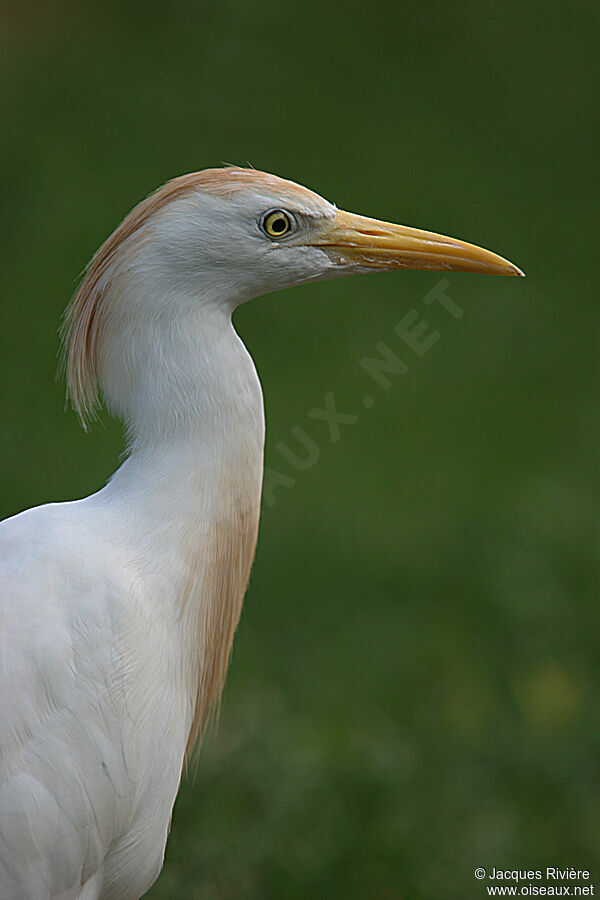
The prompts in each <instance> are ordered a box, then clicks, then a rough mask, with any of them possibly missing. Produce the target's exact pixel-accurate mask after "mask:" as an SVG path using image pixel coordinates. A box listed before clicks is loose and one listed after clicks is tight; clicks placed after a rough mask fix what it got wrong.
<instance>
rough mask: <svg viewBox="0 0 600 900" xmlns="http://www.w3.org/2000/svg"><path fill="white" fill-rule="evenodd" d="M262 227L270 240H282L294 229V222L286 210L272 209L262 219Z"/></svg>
mask: <svg viewBox="0 0 600 900" xmlns="http://www.w3.org/2000/svg"><path fill="white" fill-rule="evenodd" d="M260 227H261V228H262V230H263V231H264V233H265V234H266V235H267V237H270V238H274V239H277V238H282V237H285V236H286V235H288V234H289V233H290V232H291V231H292V230H293V227H294V220H293V219H292V217H291V216H290V214H289V213H287V212H286V211H285V210H284V209H270V210H269V211H268V212H266V213H265V214H264V216H263V217H262V219H261V223H260Z"/></svg>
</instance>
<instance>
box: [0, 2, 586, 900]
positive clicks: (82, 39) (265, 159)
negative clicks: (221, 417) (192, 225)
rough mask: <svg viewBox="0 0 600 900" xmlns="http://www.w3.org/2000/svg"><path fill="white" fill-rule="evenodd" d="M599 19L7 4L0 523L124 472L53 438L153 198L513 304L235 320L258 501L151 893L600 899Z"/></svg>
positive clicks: (278, 305) (307, 310) (298, 308)
mask: <svg viewBox="0 0 600 900" xmlns="http://www.w3.org/2000/svg"><path fill="white" fill-rule="evenodd" d="M599 20H600V14H599V11H598V5H597V4H595V3H592V2H587V3H575V4H574V5H571V6H570V7H568V9H567V7H566V6H565V5H564V4H562V3H556V2H554V3H553V2H546V3H541V2H540V3H537V2H531V0H530V2H527V0H526V2H521V3H518V4H517V3H515V2H508V3H506V2H502V3H501V2H499V0H495V2H488V3H484V4H482V3H477V2H474V0H472V2H464V3H458V4H448V3H445V2H441V0H432V2H429V3H426V4H406V3H400V4H399V3H391V2H387V3H380V4H373V5H372V6H367V5H365V4H362V3H355V2H350V0H346V2H344V3H341V2H338V0H333V2H331V3H329V4H323V3H315V2H302V3H300V2H298V0H288V2H286V3H278V4H275V3H256V2H255V3H250V2H245V3H244V2H242V3H234V2H232V0H225V2H222V3H218V4H201V3H191V2H185V0H171V2H169V3H164V2H159V0H151V2H146V3H144V4H141V3H131V2H115V0H111V2H103V3H102V4H100V3H86V4H82V3H81V4H76V3H65V2H59V3H56V4H53V5H50V4H48V5H42V4H36V3H35V2H29V3H23V4H21V5H20V6H19V5H17V4H15V5H13V6H10V7H9V6H6V5H3V7H2V10H1V16H0V102H1V116H2V119H1V121H2V125H1V134H0V179H1V200H0V233H1V241H0V255H1V261H0V278H1V280H2V304H1V310H2V328H1V334H2V354H1V362H2V370H1V371H2V418H3V423H4V425H3V428H2V480H1V481H2V484H1V494H0V496H1V511H2V513H3V515H10V514H13V513H15V512H17V511H19V510H21V509H23V508H25V507H27V506H31V505H35V504H39V503H42V502H45V501H48V500H56V499H67V498H73V497H78V496H81V495H84V494H86V493H89V492H91V491H94V490H95V489H97V488H98V487H100V486H101V485H102V484H103V483H104V481H105V480H106V478H107V477H108V476H109V474H110V473H111V472H112V471H113V469H114V468H115V467H116V465H117V464H118V460H119V455H120V453H121V449H122V445H121V432H120V427H119V425H118V424H117V423H116V422H113V421H111V420H110V419H109V417H108V416H107V415H106V414H104V415H103V420H104V425H97V426H96V427H95V428H94V429H93V431H92V433H91V434H89V435H85V434H84V433H83V432H82V431H81V429H80V428H79V426H78V423H77V421H76V419H75V416H74V415H73V414H72V413H69V414H68V415H66V416H65V414H64V411H63V402H64V388H63V386H62V385H61V384H59V383H56V382H55V381H54V380H53V379H54V373H55V365H56V361H55V355H56V350H57V333H56V331H57V326H58V323H59V320H60V315H61V311H62V309H63V308H64V306H65V304H66V302H67V300H68V297H69V295H70V294H71V292H72V290H73V287H74V284H75V280H76V277H77V274H78V272H80V270H81V269H82V268H83V266H84V264H85V262H86V261H87V259H88V258H89V257H90V256H91V254H92V253H93V251H94V250H95V249H96V247H97V246H98V245H99V244H100V243H101V242H102V240H103V239H104V238H105V237H106V235H107V234H108V233H109V232H110V231H111V230H112V229H113V227H114V226H115V225H116V224H117V223H118V221H119V220H120V218H122V216H123V215H124V214H125V213H126V212H127V211H128V210H129V209H130V208H131V206H133V205H134V204H135V203H136V202H137V201H138V200H139V199H141V198H142V197H143V196H145V195H146V194H147V193H149V192H150V191H151V190H152V189H153V188H154V187H156V186H157V185H159V184H160V183H162V182H163V181H165V180H166V179H168V178H169V177H171V176H173V175H176V174H179V173H182V172H185V171H190V170H195V169H200V168H204V167H206V166H211V165H218V164H220V163H221V162H234V163H239V164H246V163H251V164H252V165H253V166H255V167H256V168H259V169H265V170H267V171H274V172H276V173H278V174H280V175H283V176H286V177H290V178H292V179H294V180H297V181H300V182H301V183H304V184H306V185H308V186H310V187H312V188H314V189H315V190H317V191H319V192H320V193H322V194H324V196H326V197H328V198H329V199H331V200H333V201H335V202H336V203H337V204H338V206H340V207H342V208H347V209H350V210H353V211H356V212H362V213H364V214H367V215H373V216H377V217H379V218H384V219H391V220H396V221H400V222H404V223H406V224H411V225H415V226H421V227H426V228H431V229H434V230H436V231H442V232H445V233H447V234H454V235H456V236H459V237H462V238H464V239H466V240H471V241H474V242H476V243H479V244H482V245H484V246H487V247H490V248H492V249H494V250H496V251H497V252H499V253H501V254H502V255H503V256H506V257H508V258H509V259H511V260H513V261H514V262H516V263H517V264H518V265H520V266H521V267H522V268H523V269H525V271H526V272H527V278H526V279H521V280H517V279H502V278H493V277H483V276H471V275H460V274H455V275H452V274H451V275H450V276H448V287H447V293H448V295H449V296H450V297H451V298H452V299H453V301H454V302H455V303H456V304H458V305H459V306H460V308H461V309H462V310H463V312H464V315H463V316H462V318H461V319H454V318H453V317H451V316H449V315H448V313H447V312H446V311H445V310H444V309H443V308H442V307H441V306H439V305H437V304H433V305H431V306H429V307H427V306H426V305H425V304H424V302H423V298H424V297H425V295H426V294H427V292H428V291H430V290H431V289H432V288H435V287H436V285H438V284H439V282H440V276H439V273H421V272H407V273H401V274H397V275H393V276H387V277H385V278H375V277H370V278H366V277H365V278H359V279H353V280H349V281H342V282H332V283H323V284H318V285H313V286H307V287H303V288H297V289H294V290H292V291H288V292H285V293H280V294H273V295H271V296H268V297H265V298H263V299H260V300H257V301H255V302H253V303H251V304H248V305H247V306H246V307H244V308H242V309H240V310H239V311H238V313H237V314H236V326H237V328H238V330H239V332H240V333H241V335H242V337H243V338H244V340H245V342H246V343H247V345H248V347H249V348H250V350H251V352H252V354H253V356H254V358H255V360H256V363H257V367H258V370H259V373H260V375H261V379H262V382H263V387H264V393H265V402H266V410H267V422H268V435H267V465H268V466H269V467H270V468H271V469H273V470H275V471H277V472H278V473H280V475H283V476H285V479H287V480H286V483H285V484H284V485H280V486H279V487H277V488H276V489H275V490H274V493H273V497H274V498H275V502H274V503H272V504H271V505H268V504H265V506H264V511H263V518H262V525H261V533H260V540H259V546H258V553H257V557H256V563H255V566H254V570H253V575H252V579H251V584H250V589H249V591H248V595H247V598H246V605H245V611H244V614H243V617H242V621H241V625H240V628H239V631H238V636H237V638H236V643H235V648H234V656H233V661H232V666H231V671H230V675H229V679H228V685H227V689H226V693H225V698H224V704H223V712H222V716H221V722H220V726H219V729H218V731H217V733H216V734H215V735H213V736H212V737H210V738H209V739H207V741H206V743H205V746H204V748H203V750H202V753H201V756H200V761H199V765H198V770H197V775H196V777H195V780H192V779H191V778H188V779H187V780H186V781H185V783H184V786H183V789H182V791H181V794H180V797H179V799H178V801H177V804H176V807H175V815H174V820H173V828H172V835H171V838H170V842H169V845H168V848H167V856H166V867H165V870H164V872H163V874H162V875H161V876H160V878H159V880H158V881H157V883H156V885H155V886H154V888H153V889H152V891H151V892H150V896H152V897H154V898H162V897H165V898H166V897H190V898H203V900H204V898H206V900H225V898H268V900H271V898H283V897H285V898H306V897H311V898H345V900H347V898H363V897H377V898H397V897H400V898H409V900H412V898H417V900H419V898H421V900H445V898H449V900H450V898H453V900H454V898H457V897H474V898H477V897H481V896H483V895H484V888H483V886H482V885H481V884H480V883H479V882H476V881H475V879H474V877H473V870H474V868H475V867H476V866H486V867H491V866H497V867H510V868H515V867H530V868H544V867H545V866H547V865H560V866H566V865H568V866H574V867H576V868H586V869H590V870H591V872H592V875H593V876H595V878H596V879H597V883H598V881H600V854H599V847H600V817H599V816H598V809H599V806H600V777H599V774H600V773H599V758H600V717H599V716H598V714H597V694H598V687H599V683H600V672H599V667H598V659H599V634H600V621H599V619H600V615H599V605H598V599H599V590H598V588H599V583H600V564H599V550H600V523H599V515H598V512H599V509H600V478H599V472H598V463H597V457H598V452H599V444H600V417H599V413H598V388H599V375H600V372H599V363H598V360H599V354H598V274H599V273H598V265H597V257H598V252H597V247H596V240H597V228H596V217H597V214H598V191H597V184H596V177H597V160H598V149H599V148H598V137H599V127H598V126H599V117H598V102H597V85H598V74H599V73H598V70H597V69H598V66H597V46H596V45H597V40H598V28H599V25H600V21H599ZM413 308H415V309H418V310H419V315H420V316H423V317H424V318H425V319H426V320H427V321H428V323H429V327H430V328H435V329H436V330H438V331H439V333H440V339H439V340H438V342H437V343H436V345H435V346H434V347H433V348H432V349H431V350H430V351H429V352H428V353H427V354H425V355H424V356H422V357H418V356H416V355H415V354H414V353H412V352H411V351H410V350H408V348H406V347H405V346H404V345H403V344H402V342H401V340H400V338H399V337H398V336H397V335H396V334H395V333H394V330H393V329H394V325H395V324H396V323H397V322H398V321H399V320H400V319H401V318H402V316H404V315H405V314H406V313H408V312H409V311H410V310H411V309H413ZM380 342H383V343H385V344H387V345H388V346H389V347H390V349H392V350H393V352H395V353H397V354H398V355H399V356H401V357H402V358H403V359H404V361H405V362H406V364H407V365H408V372H407V373H406V374H405V375H403V376H390V379H391V386H390V388H389V390H387V391H384V390H383V389H382V388H380V387H379V386H378V385H377V384H376V383H375V382H374V381H372V380H371V379H369V377H368V376H367V375H366V374H365V372H364V371H363V370H362V369H361V367H360V365H359V360H360V359H361V358H362V357H365V356H377V351H376V349H375V348H376V345H377V344H378V343H380ZM328 392H332V393H333V395H334V399H335V403H336V405H337V407H338V409H340V410H342V411H344V412H346V413H353V414H356V415H358V416H359V420H358V422H357V423H356V424H355V425H353V426H349V425H342V426H341V435H340V439H339V441H337V442H336V443H332V442H331V440H330V436H329V433H328V430H327V426H326V423H324V422H323V421H319V420H318V419H315V418H311V417H310V416H308V412H309V411H310V410H311V409H313V408H315V407H317V408H318V407H323V404H324V397H325V395H326V394H327V393H328ZM367 394H368V395H369V396H371V397H372V398H373V400H374V404H373V405H372V406H371V407H370V408H367V407H365V406H364V404H363V399H364V397H365V396H366V395H367ZM294 428H296V429H298V428H301V429H303V430H304V431H305V433H306V434H307V435H308V436H309V437H310V438H311V440H313V441H314V442H315V445H316V447H317V451H315V453H316V452H318V455H319V458H318V461H317V463H316V464H315V465H314V466H312V467H310V468H305V469H304V470H297V469H296V468H294V466H293V465H292V464H291V463H290V461H289V458H286V456H287V457H289V451H291V452H293V453H296V454H298V455H299V456H302V455H303V454H305V453H306V450H303V449H302V445H301V444H300V443H299V441H298V439H297V437H296V436H294V433H293V431H292V429H294ZM296 434H297V432H296ZM281 444H285V445H286V446H287V448H288V450H287V451H286V450H285V447H284V448H283V451H282V450H281ZM278 445H279V449H278ZM313 449H314V448H313ZM291 481H293V484H291V483H290V482H291Z"/></svg>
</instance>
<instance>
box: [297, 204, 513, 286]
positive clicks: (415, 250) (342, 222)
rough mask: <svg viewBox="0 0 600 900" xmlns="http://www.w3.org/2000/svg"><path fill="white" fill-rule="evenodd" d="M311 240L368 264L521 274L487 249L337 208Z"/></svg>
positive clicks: (341, 257) (340, 258)
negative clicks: (331, 217)
mask: <svg viewBox="0 0 600 900" xmlns="http://www.w3.org/2000/svg"><path fill="white" fill-rule="evenodd" d="M310 243H311V245H312V246H315V247H320V248H322V249H323V250H324V251H326V252H327V253H328V254H329V255H330V256H332V257H333V258H334V259H335V260H336V262H338V263H339V264H340V265H343V264H344V263H348V264H353V265H359V266H365V267H366V268H373V269H380V270H381V269H444V270H446V271H457V272H482V273H484V274H490V275H523V274H524V273H523V272H522V271H521V270H520V269H518V268H517V266H515V265H513V264H512V263H510V262H508V260H506V259H503V258H502V257H501V256H498V255H497V254H496V253H492V252H491V250H484V249H483V248H482V247H476V246H475V245H474V244H467V243H465V241H459V240H457V239H456V238H451V237H445V236H444V235H442V234H435V233H434V232H431V231H421V230H420V229H419V228H408V227H407V226H406V225H393V224H392V223H390V222H380V221H378V220H377V219H368V218H367V217H366V216H357V215H354V213H347V212H343V211H342V210H340V211H339V212H337V213H336V215H335V217H334V218H333V219H331V220H329V221H328V222H327V223H326V224H325V225H323V226H321V227H320V228H319V233H318V234H317V235H315V237H314V239H313V240H311V242H310Z"/></svg>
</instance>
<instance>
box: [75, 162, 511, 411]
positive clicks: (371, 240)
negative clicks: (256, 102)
mask: <svg viewBox="0 0 600 900" xmlns="http://www.w3.org/2000/svg"><path fill="white" fill-rule="evenodd" d="M397 269H441V270H444V271H463V272H480V273H484V274H486V273H487V274H495V275H522V274H523V273H522V272H521V271H520V270H519V269H518V268H517V267H516V266H514V265H513V264H512V263H510V262H507V260H505V259H502V257H500V256H498V255H497V254H495V253H492V252H491V251H489V250H484V249H482V248H480V247H476V246H474V245H473V244H468V243H465V242H464V241H459V240H456V239H455V238H450V237H445V236H443V235H439V234H434V233H432V232H428V231H422V230H420V229H416V228H409V227H407V226H404V225H395V224H391V223H389V222H381V221H379V220H377V219H370V218H367V217H365V216H358V215H354V214H353V213H348V212H343V211H341V210H338V209H337V208H336V207H335V206H334V205H333V204H332V203H329V202H328V201H327V200H325V199H324V198H323V197H321V196H319V195H318V194H315V193H314V192H313V191H310V190H308V189H307V188H304V187H302V186H300V185H298V184H295V183H294V182H291V181H286V180H284V179H282V178H278V177H276V176H274V175H268V174H266V173H264V172H257V171H255V170H254V169H243V168H236V167H226V168H222V169H206V170H204V171H202V172H195V173H191V174H189V175H184V176H181V177H179V178H175V179H173V180H172V181H170V182H168V183H167V184H165V185H163V186H162V187H161V188H159V189H158V190H157V191H155V192H154V193H153V194H151V195H150V196H149V197H148V198H146V199H145V200H144V201H142V203H140V204H139V205H138V206H136V207H135V208H134V209H133V210H132V212H131V213H129V215H128V216H127V217H126V218H125V219H124V220H123V222H122V223H121V224H120V225H119V226H118V227H117V228H116V229H115V231H114V232H113V234H112V235H111V236H110V237H109V238H108V239H107V241H105V243H104V244H103V245H102V246H101V247H100V249H99V250H98V252H97V253H96V254H95V255H94V257H93V258H92V260H91V262H90V264H89V265H88V267H87V269H86V272H85V275H84V278H83V281H82V283H81V286H80V288H79V290H78V291H77V293H76V295H75V297H74V298H73V300H72V302H71V304H70V306H69V308H68V310H67V313H66V317H65V323H64V341H65V361H66V370H67V384H68V390H69V393H70V395H71V398H72V401H73V405H74V407H75V408H76V410H77V411H78V413H79V414H80V416H81V418H82V419H85V418H86V417H87V416H88V415H89V414H90V412H92V411H93V408H94V406H95V404H96V403H97V400H98V385H97V382H98V370H99V368H100V367H101V361H99V357H100V356H101V355H102V345H103V343H106V341H107V340H108V339H109V336H110V334H111V333H112V334H115V333H117V332H118V333H125V332H126V331H127V329H128V326H130V325H131V323H134V325H135V327H134V328H133V330H132V331H131V333H132V335H133V333H134V332H135V333H136V334H139V333H140V332H143V331H144V329H145V328H146V329H149V330H150V331H152V330H156V327H157V323H159V322H161V321H177V320H178V319H180V318H181V317H182V316H183V315H186V314H187V313H189V312H197V311H198V310H199V309H204V310H206V309H213V310H214V309H221V308H223V307H225V308H226V309H227V310H228V311H231V310H233V309H234V308H235V307H236V306H238V305H239V304H240V303H243V302H245V301H247V300H250V299H251V298H253V297H256V296H258V295H260V294H266V293H269V292H271V291H275V290H279V289H281V288H285V287H291V286H293V285H297V284H303V283H306V282H310V281H318V280H323V279H330V278H339V277H344V276H348V275H354V274H359V273H366V272H383V271H390V270H397Z"/></svg>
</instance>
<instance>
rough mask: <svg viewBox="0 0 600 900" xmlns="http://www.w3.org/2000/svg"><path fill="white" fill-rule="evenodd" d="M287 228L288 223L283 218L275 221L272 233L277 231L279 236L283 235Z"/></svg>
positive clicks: (272, 224)
mask: <svg viewBox="0 0 600 900" xmlns="http://www.w3.org/2000/svg"><path fill="white" fill-rule="evenodd" d="M286 228H287V222H286V221H285V219H283V218H279V219H273V221H272V222H271V231H276V232H277V234H281V232H282V231H285V229H286Z"/></svg>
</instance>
